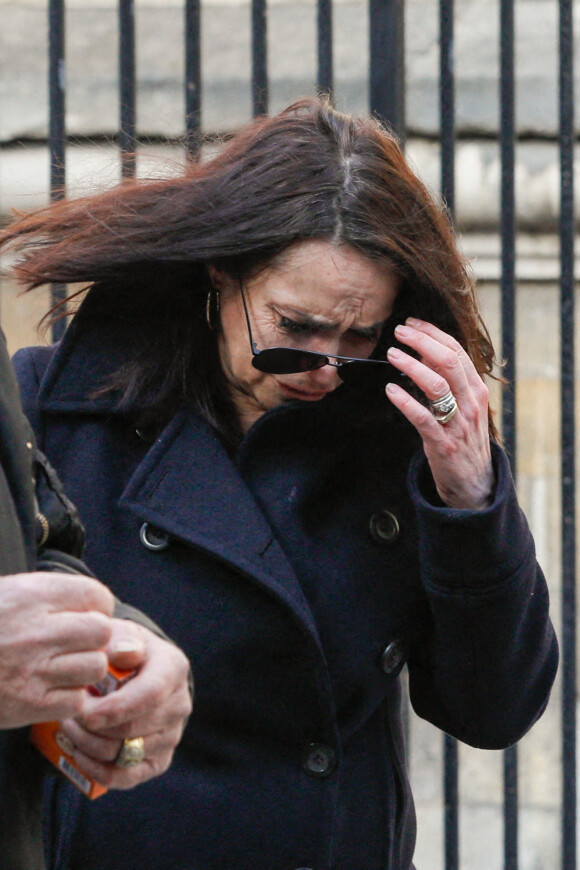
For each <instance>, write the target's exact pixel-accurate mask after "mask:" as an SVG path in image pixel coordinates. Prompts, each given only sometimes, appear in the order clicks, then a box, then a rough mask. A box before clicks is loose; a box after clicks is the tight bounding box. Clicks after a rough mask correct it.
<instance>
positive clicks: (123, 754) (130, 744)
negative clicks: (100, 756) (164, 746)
mask: <svg viewBox="0 0 580 870" xmlns="http://www.w3.org/2000/svg"><path fill="white" fill-rule="evenodd" d="M144 758H145V741H144V740H143V738H142V737H128V738H127V739H126V740H123V744H122V746H121V749H120V750H119V754H118V755H117V757H116V759H115V765H116V766H117V767H135V765H136V764H140V763H141V762H142V761H143V759H144Z"/></svg>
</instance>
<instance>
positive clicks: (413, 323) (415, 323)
mask: <svg viewBox="0 0 580 870" xmlns="http://www.w3.org/2000/svg"><path fill="white" fill-rule="evenodd" d="M405 323H408V324H409V326H421V323H422V321H421V320H417V318H416V317H407V319H406V320H405Z"/></svg>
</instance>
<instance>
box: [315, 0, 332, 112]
mask: <svg viewBox="0 0 580 870" xmlns="http://www.w3.org/2000/svg"><path fill="white" fill-rule="evenodd" d="M317 37H318V45H317V48H318V76H317V88H318V93H320V94H329V95H332V90H333V88H334V78H333V57H332V0H318V4H317Z"/></svg>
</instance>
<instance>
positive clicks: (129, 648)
mask: <svg viewBox="0 0 580 870" xmlns="http://www.w3.org/2000/svg"><path fill="white" fill-rule="evenodd" d="M111 649H112V651H113V652H119V653H125V652H138V651H139V650H140V649H141V647H140V646H138V645H136V644H135V642H134V641H132V640H120V641H119V642H118V643H115V644H113V645H112V647H111Z"/></svg>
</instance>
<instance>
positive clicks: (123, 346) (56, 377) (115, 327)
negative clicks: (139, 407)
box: [38, 288, 135, 414]
mask: <svg viewBox="0 0 580 870" xmlns="http://www.w3.org/2000/svg"><path fill="white" fill-rule="evenodd" d="M99 291H101V288H94V289H93V290H91V291H90V292H89V294H88V295H87V297H86V298H85V300H84V301H83V303H82V305H81V307H80V309H79V311H78V313H77V314H76V315H75V317H74V318H73V320H72V321H71V323H70V325H69V327H68V329H67V330H66V332H65V334H64V336H63V338H62V340H61V341H60V342H59V343H58V344H56V345H55V347H54V353H53V356H52V358H51V360H50V362H49V364H48V366H47V368H46V371H45V373H44V377H43V378H42V381H41V383H40V388H39V393H38V404H39V407H40V410H41V411H63V412H66V413H72V414H75V413H90V414H99V413H108V414H110V413H127V411H129V410H131V409H130V408H129V407H128V406H126V405H125V406H124V407H123V408H122V409H121V408H120V404H119V396H118V394H115V393H114V392H112V391H108V392H107V393H105V394H103V395H98V392H99V391H100V390H102V389H103V387H106V386H107V384H108V383H109V382H110V380H111V378H112V376H113V374H114V373H115V372H116V371H117V370H118V369H119V368H120V367H121V366H122V365H123V363H125V362H127V361H128V360H129V359H130V358H131V356H132V354H133V349H134V344H135V338H134V337H133V334H132V331H131V321H130V319H129V318H128V317H122V316H119V315H118V314H116V313H115V308H114V301H112V300H111V299H110V294H109V293H107V292H106V291H105V289H104V288H103V291H102V293H101V292H99Z"/></svg>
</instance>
